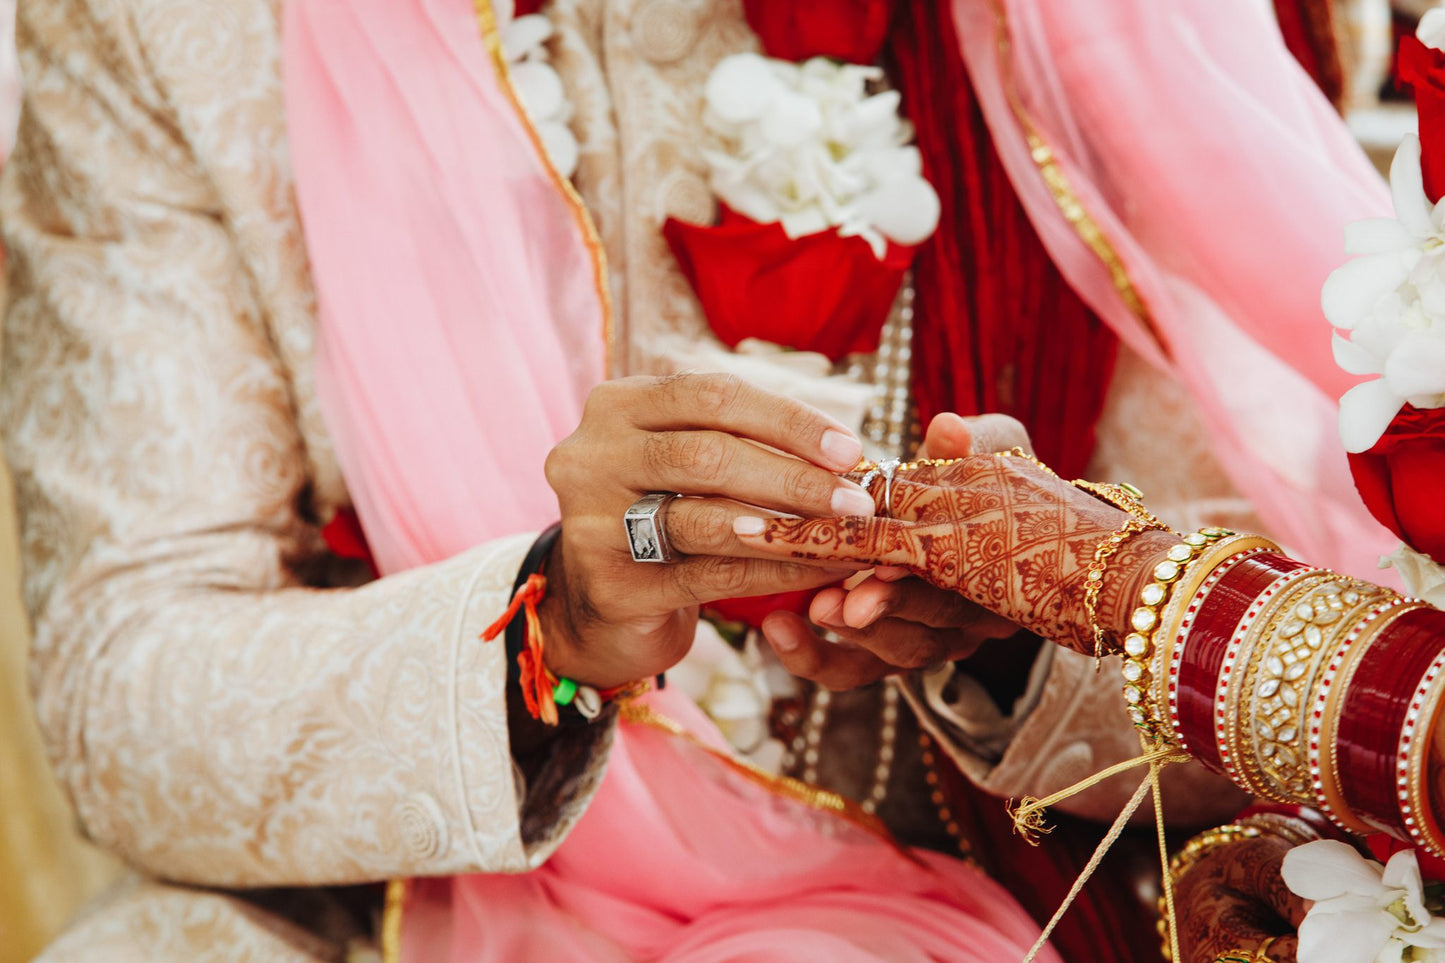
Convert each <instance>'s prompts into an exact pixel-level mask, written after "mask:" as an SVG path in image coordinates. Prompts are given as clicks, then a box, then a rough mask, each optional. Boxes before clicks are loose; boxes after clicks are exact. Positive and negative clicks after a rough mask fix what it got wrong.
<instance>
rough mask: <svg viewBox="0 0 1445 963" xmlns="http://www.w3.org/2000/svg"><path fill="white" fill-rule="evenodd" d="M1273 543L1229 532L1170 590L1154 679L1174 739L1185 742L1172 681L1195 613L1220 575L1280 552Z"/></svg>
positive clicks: (1157, 698) (1156, 700)
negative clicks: (1259, 555) (1266, 554)
mask: <svg viewBox="0 0 1445 963" xmlns="http://www.w3.org/2000/svg"><path fill="white" fill-rule="evenodd" d="M1278 551H1280V548H1279V546H1278V545H1276V544H1275V543H1274V542H1272V541H1270V540H1269V539H1267V538H1264V537H1263V536H1260V535H1234V534H1231V535H1228V536H1226V537H1224V538H1221V539H1219V540H1217V541H1216V542H1215V543H1214V544H1213V545H1210V546H1208V547H1207V548H1205V549H1204V550H1202V551H1201V552H1200V553H1199V556H1198V557H1197V558H1196V559H1195V561H1194V564H1193V565H1191V566H1190V567H1189V570H1188V572H1186V573H1183V574H1181V576H1180V578H1179V581H1178V582H1176V583H1175V585H1174V588H1173V590H1172V591H1171V593H1170V599H1169V605H1168V606H1167V607H1166V608H1165V609H1164V611H1163V613H1162V615H1161V626H1162V627H1161V628H1160V629H1157V630H1156V631H1155V637H1156V639H1157V641H1158V644H1157V645H1156V646H1155V649H1156V652H1157V654H1156V655H1155V657H1154V660H1153V663H1152V667H1153V669H1154V672H1153V678H1154V681H1155V689H1154V693H1153V696H1154V703H1155V705H1156V706H1157V712H1158V714H1159V718H1161V719H1168V720H1169V731H1170V732H1171V733H1172V735H1173V740H1174V741H1175V742H1177V743H1178V744H1179V745H1180V746H1183V745H1184V742H1183V738H1184V737H1183V734H1182V733H1181V731H1180V728H1179V705H1178V701H1177V699H1176V698H1175V696H1176V695H1177V692H1178V690H1177V689H1170V688H1169V683H1170V682H1171V681H1173V680H1177V678H1178V675H1179V672H1180V670H1181V668H1182V666H1183V661H1184V648H1185V646H1184V641H1183V640H1184V639H1186V638H1187V637H1188V635H1189V630H1190V629H1191V628H1192V626H1193V621H1194V615H1195V614H1196V613H1197V612H1198V611H1199V606H1200V605H1202V604H1203V602H1204V599H1205V598H1206V597H1207V596H1208V595H1209V591H1210V589H1211V587H1212V585H1213V584H1214V582H1216V581H1218V578H1219V575H1220V574H1221V573H1223V572H1226V571H1228V570H1229V569H1230V568H1232V567H1233V566H1234V565H1237V564H1239V563H1240V562H1242V561H1243V560H1245V559H1247V558H1249V557H1251V556H1253V555H1258V554H1261V553H1265V552H1278Z"/></svg>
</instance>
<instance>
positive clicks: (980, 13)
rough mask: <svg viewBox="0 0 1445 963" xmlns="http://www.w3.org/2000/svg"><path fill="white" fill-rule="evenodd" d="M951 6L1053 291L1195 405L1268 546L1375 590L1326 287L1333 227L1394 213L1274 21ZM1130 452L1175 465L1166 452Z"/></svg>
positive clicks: (1213, 13)
mask: <svg viewBox="0 0 1445 963" xmlns="http://www.w3.org/2000/svg"><path fill="white" fill-rule="evenodd" d="M953 5H954V13H955V16H956V17H957V21H958V27H959V30H958V34H959V38H960V45H961V48H962V53H963V56H964V59H965V61H966V62H967V65H968V70H969V75H970V77H971V78H972V79H973V82H974V86H975V88H976V89H977V92H978V97H979V100H980V103H981V104H982V107H983V111H984V115H985V117H986V118H987V121H988V125H989V129H990V131H991V133H992V134H993V137H994V143H995V145H996V147H997V149H998V151H999V154H1000V157H1001V158H1002V160H1003V163H1004V166H1005V167H1006V168H1007V170H1008V172H1009V177H1010V180H1011V181H1012V183H1013V185H1014V188H1015V190H1017V192H1018V194H1019V197H1020V199H1021V200H1022V203H1023V205H1024V208H1025V210H1026V211H1027V212H1028V215H1029V218H1030V220H1031V221H1032V222H1033V224H1034V226H1035V228H1036V229H1037V230H1038V232H1039V235H1040V237H1041V238H1042V239H1043V242H1044V245H1045V247H1046V248H1047V249H1048V251H1049V253H1050V255H1051V256H1052V257H1053V259H1054V261H1055V263H1056V264H1057V265H1058V266H1059V268H1060V270H1061V271H1062V273H1063V275H1064V277H1065V278H1066V279H1067V280H1068V281H1069V283H1070V284H1071V285H1072V286H1073V287H1074V289H1075V290H1076V291H1078V292H1079V294H1080V295H1081V296H1082V297H1083V298H1084V299H1085V300H1086V301H1087V302H1088V303H1089V305H1090V307H1092V308H1093V309H1094V311H1095V312H1096V313H1098V314H1099V315H1100V316H1101V317H1102V318H1104V320H1105V321H1106V322H1108V324H1109V325H1110V326H1111V327H1113V328H1114V330H1115V331H1116V332H1118V334H1119V335H1120V337H1121V338H1122V339H1123V340H1124V341H1125V343H1127V344H1128V345H1129V346H1130V347H1131V348H1133V349H1134V350H1135V351H1136V352H1138V353H1140V354H1141V355H1142V356H1144V357H1145V358H1147V359H1149V360H1150V361H1152V362H1153V363H1154V364H1155V365H1157V366H1158V367H1160V368H1161V369H1162V370H1164V371H1165V372H1167V373H1168V374H1170V375H1171V376H1172V377H1174V378H1176V379H1177V380H1179V381H1180V382H1182V383H1183V384H1184V385H1186V386H1187V387H1188V389H1189V391H1190V393H1191V395H1192V396H1193V398H1194V400H1195V402H1196V403H1197V404H1198V406H1199V408H1200V410H1201V413H1202V415H1203V416H1204V421H1205V424H1206V426H1207V428H1208V430H1209V433H1210V436H1211V440H1212V442H1213V445H1214V449H1215V452H1216V453H1217V454H1218V456H1219V458H1220V461H1221V463H1222V464H1223V466H1224V468H1225V470H1226V472H1227V473H1228V474H1229V476H1230V478H1231V480H1232V481H1233V482H1234V484H1235V485H1236V487H1237V488H1238V489H1239V490H1240V491H1241V492H1243V493H1244V494H1245V495H1247V496H1248V497H1249V499H1250V500H1251V501H1252V503H1253V505H1254V507H1255V509H1256V511H1257V512H1258V514H1259V516H1260V518H1261V519H1262V520H1263V521H1264V522H1265V524H1266V525H1267V526H1268V529H1269V534H1271V535H1273V536H1274V537H1275V538H1277V539H1279V540H1280V541H1281V542H1283V543H1284V544H1285V545H1286V546H1287V547H1288V548H1289V549H1290V550H1291V551H1293V552H1294V553H1296V554H1298V555H1299V556H1300V557H1301V558H1304V559H1307V560H1308V561H1310V562H1311V563H1312V564H1316V565H1322V566H1330V567H1333V568H1336V569H1337V570H1339V571H1343V572H1349V573H1352V574H1357V575H1361V576H1363V577H1366V578H1371V579H1373V580H1375V581H1379V580H1380V577H1381V576H1380V573H1379V572H1378V571H1376V567H1375V563H1376V560H1377V559H1378V558H1379V556H1380V555H1381V554H1383V553H1385V552H1388V551H1391V550H1393V548H1394V547H1395V545H1396V544H1397V542H1398V540H1396V539H1394V538H1392V537H1391V536H1390V535H1389V533H1388V532H1386V531H1385V530H1384V528H1382V527H1381V526H1380V525H1379V524H1378V523H1376V522H1375V521H1374V520H1373V519H1372V518H1371V517H1370V516H1369V514H1368V513H1367V512H1366V511H1365V509H1364V507H1363V505H1362V504H1361V502H1360V499H1359V496H1358V495H1357V494H1356V492H1355V489H1354V484H1353V482H1352V481H1351V479H1350V474H1349V469H1348V465H1347V463H1346V459H1345V453H1344V448H1343V446H1342V445H1341V443H1340V439H1339V434H1338V429H1337V412H1338V400H1337V399H1338V398H1339V396H1340V395H1341V394H1343V393H1344V391H1345V390H1346V389H1347V388H1349V387H1350V386H1351V385H1352V384H1353V382H1354V381H1355V380H1356V379H1354V378H1352V377H1351V376H1349V375H1346V374H1345V373H1344V372H1343V371H1342V370H1340V368H1339V367H1338V366H1337V365H1336V364H1335V363H1334V360H1333V357H1332V355H1331V349H1330V328H1329V325H1328V323H1327V322H1326V321H1325V319H1324V316H1323V313H1322V312H1321V310H1320V288H1321V286H1322V285H1323V284H1324V280H1325V277H1326V275H1328V274H1329V272H1330V271H1331V270H1333V269H1334V268H1336V267H1338V266H1339V265H1340V264H1341V263H1342V262H1343V261H1344V260H1345V254H1344V227H1345V225H1346V224H1348V223H1350V222H1351V221H1354V220H1358V219H1361V218H1366V217H1379V216H1388V215H1389V213H1390V199H1389V194H1388V191H1387V189H1386V187H1385V184H1384V182H1383V180H1382V179H1381V178H1380V176H1379V175H1378V174H1377V173H1376V172H1375V170H1374V169H1373V168H1372V167H1371V166H1370V164H1369V162H1368V160H1367V159H1366V158H1365V156H1364V154H1363V152H1362V151H1361V150H1360V148H1359V147H1358V146H1357V145H1356V144H1355V142H1354V141H1353V139H1352V138H1351V137H1350V134H1349V132H1348V130H1347V129H1346V128H1345V125H1344V123H1343V122H1342V121H1341V120H1340V118H1339V116H1338V115H1337V114H1336V113H1335V111H1334V110H1333V109H1332V108H1331V107H1330V105H1329V103H1328V102H1327V101H1326V100H1325V98H1324V97H1323V95H1321V94H1320V92H1319V90H1318V89H1317V88H1316V87H1315V85H1314V83H1313V82H1312V81H1311V80H1310V78H1309V77H1308V76H1307V75H1306V74H1305V72H1304V71H1303V70H1302V69H1300V67H1299V65H1298V64H1297V63H1296V62H1295V60H1294V58H1293V57H1291V56H1290V54H1289V52H1288V51H1287V50H1286V48H1285V46H1284V41H1283V39H1282V38H1281V36H1280V33H1279V28H1278V26H1277V24H1276V23H1275V21H1274V19H1273V14H1272V8H1271V7H1270V5H1269V4H1267V3H1260V2H1258V0H1211V2H1209V3H1159V2H1157V0H1108V2H1097V3H1078V2H1077V0H953ZM1047 155H1051V156H1052V159H1053V162H1054V165H1055V166H1054V167H1053V168H1052V169H1051V170H1048V171H1045V169H1044V167H1043V166H1041V161H1043V160H1044V159H1045V157H1046V156H1047ZM1081 215H1082V216H1081ZM1101 251H1102V254H1101ZM1121 282H1123V283H1124V284H1125V285H1126V286H1127V287H1128V288H1129V289H1130V290H1132V292H1133V294H1134V296H1135V297H1137V299H1138V301H1139V303H1140V305H1141V306H1142V309H1143V312H1142V314H1143V316H1142V317H1141V313H1140V312H1137V311H1135V310H1134V309H1133V308H1132V307H1131V305H1130V304H1129V302H1128V300H1127V299H1126V297H1125V296H1123V295H1121V293H1120V287H1119V286H1120V283H1121ZM1139 444H1141V445H1151V444H1152V445H1153V446H1155V450H1156V451H1157V453H1158V457H1160V458H1168V457H1170V446H1169V439H1168V438H1155V439H1149V438H1140V439H1139Z"/></svg>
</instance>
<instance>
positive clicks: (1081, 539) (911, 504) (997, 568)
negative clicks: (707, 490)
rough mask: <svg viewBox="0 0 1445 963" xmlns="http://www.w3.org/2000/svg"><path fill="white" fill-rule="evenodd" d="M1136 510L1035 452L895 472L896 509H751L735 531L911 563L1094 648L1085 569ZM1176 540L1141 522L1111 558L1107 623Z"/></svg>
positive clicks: (822, 551)
mask: <svg viewBox="0 0 1445 963" xmlns="http://www.w3.org/2000/svg"><path fill="white" fill-rule="evenodd" d="M875 487H876V488H879V489H881V487H882V483H881V482H879V483H875ZM876 495H877V492H875V497H876ZM1128 520H1129V516H1128V515H1126V514H1125V513H1124V512H1122V511H1120V510H1119V509H1117V508H1114V507H1113V506H1112V505H1108V504H1106V503H1104V502H1102V501H1100V500H1098V499H1097V498H1094V497H1093V496H1091V495H1089V494H1087V493H1085V492H1083V491H1080V490H1078V489H1076V488H1074V487H1072V486H1070V485H1069V484H1068V483H1067V482H1065V481H1063V480H1061V479H1059V478H1058V477H1057V476H1055V475H1053V474H1052V473H1050V472H1048V471H1046V470H1044V469H1042V468H1040V467H1038V466H1037V465H1035V464H1034V463H1033V462H1032V461H1030V460H1029V459H1027V458H1020V457H1012V456H1006V455H969V456H966V457H963V458H961V459H959V460H957V461H955V462H953V463H951V464H948V465H943V466H936V467H935V466H928V467H924V468H920V469H918V470H916V471H914V472H911V473H908V474H907V475H906V476H902V477H901V478H900V479H898V480H895V481H894V484H893V492H892V517H891V518H876V517H870V518H844V519H827V520H822V519H820V520H799V519H764V518H756V517H754V518H749V517H743V518H740V519H738V520H737V521H736V522H735V530H736V531H737V532H738V534H739V537H740V540H741V541H742V542H744V543H745V544H748V545H749V546H752V547H754V548H757V549H758V550H768V551H771V552H772V553H774V556H775V557H778V558H797V559H811V560H828V561H834V562H844V561H853V562H866V563H871V564H875V565H890V566H903V567H905V568H907V569H908V570H910V571H912V572H914V573H916V574H917V575H919V576H920V577H921V578H923V579H925V580H926V581H928V582H930V583H931V584H933V585H935V586H937V587H939V588H942V589H946V590H949V591H953V592H957V593H958V594H960V595H962V596H964V597H965V598H966V599H968V600H970V601H972V602H974V603H976V604H978V605H980V606H982V607H983V608H985V609H987V610H989V611H991V612H994V613H996V614H997V615H1000V616H1002V617H1003V618H1005V619H1007V620H1009V621H1011V622H1014V623H1016V624H1017V625H1019V626H1021V627H1023V628H1026V629H1029V630H1030V631H1032V632H1034V633H1036V634H1038V635H1041V636H1043V637H1045V638H1049V639H1053V640H1055V641H1058V642H1061V643H1063V644H1065V645H1069V646H1070V647H1073V648H1076V649H1079V650H1080V651H1085V652H1092V650H1093V632H1092V628H1091V626H1090V621H1089V618H1088V614H1087V610H1086V607H1085V603H1084V588H1085V585H1086V582H1087V573H1088V568H1089V565H1090V563H1091V561H1092V559H1093V557H1094V552H1095V549H1096V548H1097V547H1098V546H1099V544H1100V542H1102V541H1103V540H1104V539H1106V538H1108V537H1109V535H1110V534H1112V533H1114V532H1116V531H1118V530H1119V529H1120V528H1121V527H1122V526H1123V525H1124V524H1125V523H1126V522H1127V521H1128ZM1176 541H1177V539H1176V538H1175V537H1174V536H1172V535H1170V534H1168V533H1163V532H1145V533H1143V534H1141V535H1137V536H1135V537H1133V538H1131V539H1129V540H1128V541H1127V542H1125V543H1124V546H1123V548H1122V549H1120V550H1119V552H1118V553H1117V554H1116V555H1115V556H1114V558H1113V559H1112V560H1111V562H1110V565H1109V567H1108V577H1106V578H1105V579H1104V583H1103V590H1102V591H1101V593H1100V598H1099V605H1098V613H1099V616H1100V622H1101V625H1102V626H1103V627H1104V628H1105V630H1106V631H1108V632H1110V634H1113V635H1115V636H1116V637H1117V636H1121V635H1122V634H1123V629H1124V624H1125V617H1126V616H1127V613H1128V609H1129V603H1130V601H1131V600H1132V598H1133V597H1134V592H1135V591H1136V590H1137V587H1138V585H1137V582H1138V578H1139V575H1140V573H1141V572H1143V571H1144V561H1145V559H1147V558H1153V557H1157V556H1158V555H1160V554H1162V552H1163V551H1165V550H1167V548H1168V546H1169V545H1171V544H1173V543H1174V542H1176Z"/></svg>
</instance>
